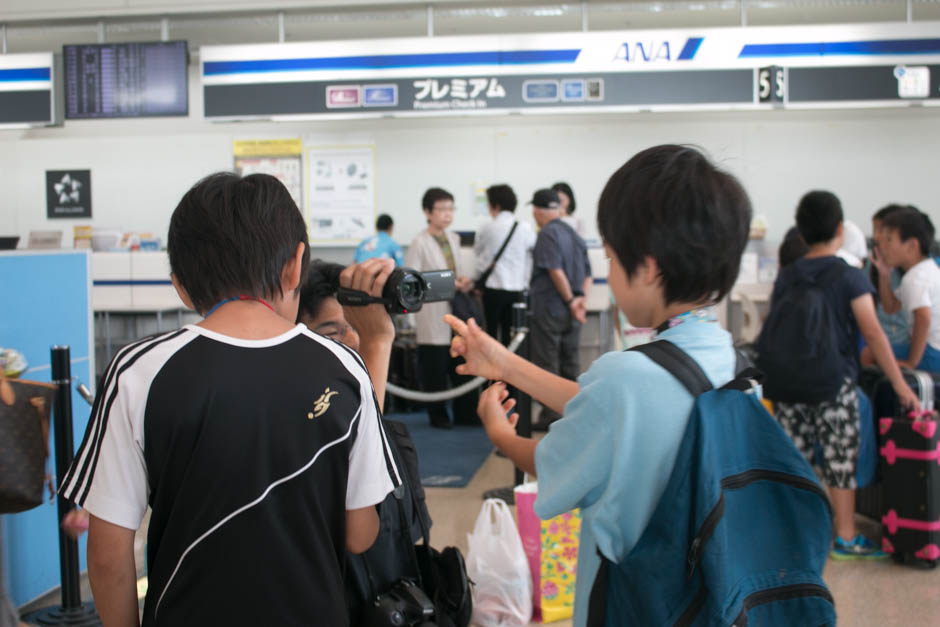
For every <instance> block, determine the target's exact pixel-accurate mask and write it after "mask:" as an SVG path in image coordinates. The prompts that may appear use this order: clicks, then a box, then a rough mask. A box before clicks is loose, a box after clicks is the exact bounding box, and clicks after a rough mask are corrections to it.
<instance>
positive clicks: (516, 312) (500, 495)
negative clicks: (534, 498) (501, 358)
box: [483, 302, 532, 505]
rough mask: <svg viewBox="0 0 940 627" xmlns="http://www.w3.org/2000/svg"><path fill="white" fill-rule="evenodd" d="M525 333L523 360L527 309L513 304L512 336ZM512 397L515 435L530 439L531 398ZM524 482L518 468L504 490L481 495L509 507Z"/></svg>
mask: <svg viewBox="0 0 940 627" xmlns="http://www.w3.org/2000/svg"><path fill="white" fill-rule="evenodd" d="M520 332H522V333H525V334H526V338H525V339H524V340H523V341H522V344H520V345H519V348H518V349H517V350H516V354H517V355H519V356H520V357H522V358H523V359H528V358H529V337H528V333H529V307H528V305H527V304H526V303H525V302H521V303H513V305H512V336H513V337H515V336H516V334H518V333H520ZM512 394H513V397H514V398H515V399H516V413H517V414H519V422H517V423H516V433H518V434H519V435H520V436H522V437H524V438H531V437H532V397H531V396H529V395H528V394H526V393H525V392H523V391H522V390H519V389H516V388H513V390H512ZM523 481H525V473H524V472H523V471H522V470H521V469H520V468H518V467H514V469H513V483H512V485H511V486H509V487H505V488H493V489H492V490H487V491H486V492H484V493H483V498H485V499H502V500H504V501H506V503H508V504H509V505H515V503H516V495H515V492H513V488H515V487H516V486H518V485H522V482H523Z"/></svg>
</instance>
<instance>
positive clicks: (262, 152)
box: [233, 139, 304, 208]
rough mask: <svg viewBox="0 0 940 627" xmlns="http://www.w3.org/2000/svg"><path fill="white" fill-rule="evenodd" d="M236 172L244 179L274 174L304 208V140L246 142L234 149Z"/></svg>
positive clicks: (252, 140) (236, 142) (240, 141)
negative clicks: (253, 175)
mask: <svg viewBox="0 0 940 627" xmlns="http://www.w3.org/2000/svg"><path fill="white" fill-rule="evenodd" d="M233 152H234V153H235V171H236V172H238V173H239V174H241V175H242V176H248V175H249V174H270V175H271V176H274V177H276V178H277V179H279V180H280V181H281V182H282V183H284V186H285V187H286V188H287V189H288V191H289V192H290V195H291V197H292V198H293V199H294V202H295V203H297V206H298V207H301V208H303V199H304V194H303V179H304V176H303V142H302V141H301V140H300V139H242V140H236V141H235V144H234V146H233Z"/></svg>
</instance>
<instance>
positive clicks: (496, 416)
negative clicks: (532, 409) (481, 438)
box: [477, 381, 519, 447]
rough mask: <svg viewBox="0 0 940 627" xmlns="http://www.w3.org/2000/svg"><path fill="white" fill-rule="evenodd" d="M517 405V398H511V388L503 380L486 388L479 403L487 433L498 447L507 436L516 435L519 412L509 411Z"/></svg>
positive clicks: (481, 417) (478, 410)
mask: <svg viewBox="0 0 940 627" xmlns="http://www.w3.org/2000/svg"><path fill="white" fill-rule="evenodd" d="M515 406H516V399H514V398H509V390H508V389H507V388H506V384H505V383H503V382H502V381H497V382H496V383H494V384H493V385H491V386H490V387H488V388H486V390H484V391H483V393H482V394H481V395H480V402H479V403H477V413H478V414H479V415H480V421H481V422H482V423H483V428H484V429H486V435H487V437H489V438H490V441H491V442H493V444H495V445H496V446H497V447H499V446H500V443H501V442H503V441H504V438H506V437H512V436H514V435H516V423H517V422H519V414H516V413H509V412H510V411H512V408H513V407H515Z"/></svg>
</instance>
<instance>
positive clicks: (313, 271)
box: [297, 259, 344, 322]
mask: <svg viewBox="0 0 940 627" xmlns="http://www.w3.org/2000/svg"><path fill="white" fill-rule="evenodd" d="M343 268H344V266H343V265H342V264H338V263H332V262H329V261H323V260H322V259H314V260H313V261H311V262H310V271H309V272H308V273H307V280H306V281H304V283H303V288H302V289H301V290H300V307H299V308H298V310H297V322H302V320H301V318H302V317H303V315H304V314H306V315H307V316H309V317H311V318H316V317H317V315H318V314H319V313H320V307H322V306H323V301H324V300H326V299H327V298H330V297H335V296H336V293H337V292H338V291H339V275H340V273H341V272H342V271H343Z"/></svg>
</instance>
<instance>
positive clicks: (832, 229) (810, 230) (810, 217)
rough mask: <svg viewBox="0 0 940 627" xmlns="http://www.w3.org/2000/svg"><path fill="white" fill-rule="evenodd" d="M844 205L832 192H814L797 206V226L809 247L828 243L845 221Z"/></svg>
mask: <svg viewBox="0 0 940 627" xmlns="http://www.w3.org/2000/svg"><path fill="white" fill-rule="evenodd" d="M843 217H844V215H843V213H842V203H841V202H840V201H839V197H838V196H836V195H835V194H833V193H832V192H827V191H823V190H813V191H811V192H807V193H805V194H804V195H803V197H802V198H800V204H798V205H797V206H796V226H797V228H799V229H800V235H802V236H803V241H804V242H806V245H807V246H812V245H813V244H820V243H823V242H828V241H829V240H831V239H832V238H833V237H835V236H836V231H837V230H838V229H839V225H840V224H842V220H843Z"/></svg>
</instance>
